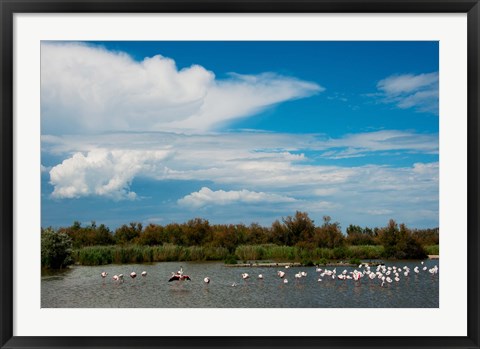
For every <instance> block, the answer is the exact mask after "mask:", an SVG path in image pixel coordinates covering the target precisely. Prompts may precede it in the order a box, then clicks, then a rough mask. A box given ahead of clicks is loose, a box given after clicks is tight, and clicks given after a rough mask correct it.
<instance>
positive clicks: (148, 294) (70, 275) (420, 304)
mask: <svg viewBox="0 0 480 349" xmlns="http://www.w3.org/2000/svg"><path fill="white" fill-rule="evenodd" d="M438 262H439V261H438V260H427V261H425V265H426V266H427V267H428V268H431V267H433V266H434V265H438ZM385 265H386V266H387V267H388V266H397V267H403V266H408V267H409V268H411V272H410V276H408V277H405V276H404V275H403V274H401V275H400V281H399V282H395V281H393V282H392V283H391V284H387V283H386V284H385V285H384V287H382V286H381V280H378V279H374V280H370V279H369V278H368V277H367V276H365V277H363V278H362V279H361V281H360V282H355V281H353V280H345V281H343V280H338V279H335V280H332V279H331V278H329V277H327V276H324V277H323V278H322V281H321V282H319V281H318V279H319V273H318V272H316V268H315V267H291V268H289V269H285V268H284V267H281V268H271V267H265V268H260V267H245V268H243V267H242V268H241V267H225V266H224V265H223V263H218V262H204V263H199V262H165V263H155V264H139V265H136V264H124V265H115V264H113V265H107V266H98V267H85V266H75V267H72V268H70V269H68V270H66V271H61V272H56V273H52V274H50V275H44V276H42V282H41V289H42V294H41V297H42V308H112V307H113V308H177V307H181V308H438V306H439V274H440V273H438V274H436V275H434V276H432V275H430V273H429V272H428V271H423V270H422V268H420V273H419V274H418V275H417V274H415V273H414V271H413V268H414V267H415V266H419V267H422V265H421V264H420V261H395V262H386V263H385ZM181 266H183V270H184V272H185V274H186V275H189V276H190V277H191V279H192V280H191V281H183V282H168V279H169V278H170V275H171V272H174V271H177V270H179V269H180V267H181ZM321 268H322V269H324V268H325V267H321ZM328 269H333V267H328ZM336 269H337V275H338V274H340V273H341V272H342V271H343V270H345V269H346V270H347V272H350V271H353V270H354V269H358V270H363V268H362V269H359V268H358V266H357V267H356V268H352V267H337V268H336ZM278 270H282V271H284V272H286V276H285V278H287V279H288V281H289V283H288V284H284V283H283V280H282V279H280V278H279V277H278V276H277V271H278ZM371 270H372V271H375V270H376V267H371ZM102 271H106V272H107V273H108V276H107V277H106V278H105V279H102V277H101V276H100V273H101V272H102ZM132 271H135V272H136V273H137V274H138V276H137V277H136V278H135V279H131V278H130V277H129V276H128V275H129V274H130V273H131V272H132ZM142 271H146V272H147V273H148V274H147V276H146V277H142V276H140V273H141V272H142ZM300 271H305V272H306V273H307V276H306V277H303V278H301V279H299V280H296V279H295V277H294V275H295V274H296V273H298V272H300ZM242 273H248V274H249V275H250V278H249V279H247V280H246V281H244V280H243V279H242V276H241V274H242ZM115 274H124V275H125V280H124V282H123V283H119V282H115V281H113V280H112V276H113V275H115ZM258 274H263V277H264V279H263V280H259V279H258V278H257V276H258ZM206 276H208V277H209V278H210V279H211V282H210V283H209V284H205V283H204V281H203V279H204V278H205V277H206ZM390 277H392V279H393V276H392V275H390ZM234 283H235V284H236V286H232V285H233V284H234Z"/></svg>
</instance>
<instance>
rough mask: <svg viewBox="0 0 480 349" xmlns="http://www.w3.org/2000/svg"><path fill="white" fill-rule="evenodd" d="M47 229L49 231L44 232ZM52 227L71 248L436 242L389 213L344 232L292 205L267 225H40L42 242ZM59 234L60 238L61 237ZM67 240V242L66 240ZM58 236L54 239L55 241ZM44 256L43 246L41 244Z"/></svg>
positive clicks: (409, 250)
mask: <svg viewBox="0 0 480 349" xmlns="http://www.w3.org/2000/svg"><path fill="white" fill-rule="evenodd" d="M46 233H48V234H46ZM52 233H55V234H56V235H57V236H56V238H57V239H58V238H59V237H58V236H60V235H61V236H62V239H63V240H65V241H66V242H65V241H64V243H67V244H68V243H70V245H69V246H70V248H71V249H80V248H83V247H87V246H110V245H117V246H127V245H139V246H162V245H175V246H182V247H190V246H203V247H209V248H210V247H212V248H215V247H222V248H226V249H227V250H228V251H229V253H231V254H234V253H235V251H236V249H237V247H239V246H243V245H265V244H273V245H278V246H295V247H298V248H300V249H305V250H313V249H315V248H329V249H338V248H342V247H345V246H364V245H379V246H383V248H384V257H385V258H398V259H402V258H424V257H426V252H425V250H424V246H429V245H438V244H439V229H438V228H434V229H409V228H407V227H406V226H405V224H397V223H396V222H395V221H394V220H393V219H391V220H390V221H389V222H388V224H387V225H386V226H385V227H380V228H379V227H375V228H369V227H364V228H362V227H360V226H358V225H352V224H351V225H349V226H348V227H347V229H346V234H343V233H342V231H341V227H340V224H339V223H338V222H332V220H331V218H330V217H329V216H324V217H323V222H322V223H321V224H320V225H315V222H314V221H313V220H312V219H311V218H310V217H309V215H308V213H306V212H300V211H297V212H296V213H295V215H293V216H287V217H283V218H282V219H281V220H276V221H274V222H273V223H272V225H271V226H270V227H264V226H261V225H259V224H257V223H252V224H250V225H245V224H210V223H209V221H208V220H206V219H203V218H194V219H191V220H189V221H187V222H185V223H181V224H180V223H170V224H167V225H159V224H148V225H146V226H143V225H142V224H141V223H138V222H132V223H129V224H124V225H122V226H120V227H118V228H117V229H115V230H114V231H111V230H110V229H109V228H108V227H107V226H105V225H104V224H100V225H98V226H97V224H96V223H95V222H91V223H90V224H89V225H86V226H82V225H81V223H79V222H74V223H73V224H72V225H71V226H69V227H61V228H58V229H56V230H54V229H52V228H47V229H42V248H43V245H44V241H43V240H44V238H43V236H44V235H45V236H46V235H48V238H49V239H50V240H48V239H46V238H45V244H48V243H49V241H52V239H54V238H55V237H52V236H51V234H52ZM63 240H62V241H63ZM68 241H69V242H68ZM58 243H59V242H57V244H58ZM42 258H43V250H42Z"/></svg>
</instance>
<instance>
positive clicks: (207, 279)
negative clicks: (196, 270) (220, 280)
mask: <svg viewBox="0 0 480 349" xmlns="http://www.w3.org/2000/svg"><path fill="white" fill-rule="evenodd" d="M203 282H205V283H206V284H209V283H210V278H209V277H208V276H207V277H206V278H205V279H203Z"/></svg>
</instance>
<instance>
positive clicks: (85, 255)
mask: <svg viewBox="0 0 480 349" xmlns="http://www.w3.org/2000/svg"><path fill="white" fill-rule="evenodd" d="M424 248H425V251H426V252H427V254H432V255H438V254H439V246H438V245H431V246H424ZM383 251H384V248H383V246H378V245H359V246H342V247H337V248H334V249H329V248H314V249H307V248H301V247H297V246H278V245H274V244H266V245H241V246H238V247H237V248H236V250H235V254H234V255H231V254H229V252H228V249H226V248H223V247H211V246H189V247H185V246H178V245H173V244H164V245H162V246H140V245H125V246H118V245H115V246H90V247H83V248H81V249H78V250H75V251H74V253H73V258H74V260H75V262H76V263H78V264H81V265H104V264H111V263H115V264H123V263H152V262H170V261H172V262H176V261H225V260H227V259H232V260H234V259H235V258H236V259H238V260H243V261H254V260H273V261H279V262H281V261H288V262H301V263H303V264H313V263H315V264H318V263H320V262H325V261H335V260H362V259H363V260H365V259H381V258H382V254H383Z"/></svg>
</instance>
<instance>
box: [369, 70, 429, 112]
mask: <svg viewBox="0 0 480 349" xmlns="http://www.w3.org/2000/svg"><path fill="white" fill-rule="evenodd" d="M377 89H378V90H379V91H380V93H379V95H380V96H381V97H382V99H383V101H384V102H386V103H394V104H396V105H397V107H399V108H401V109H407V108H414V109H416V110H417V111H421V112H430V113H435V114H438V73H437V72H433V73H427V74H418V75H414V74H404V75H392V76H389V77H387V78H385V79H383V80H380V81H379V82H378V83H377Z"/></svg>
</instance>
